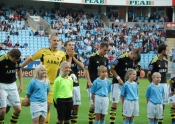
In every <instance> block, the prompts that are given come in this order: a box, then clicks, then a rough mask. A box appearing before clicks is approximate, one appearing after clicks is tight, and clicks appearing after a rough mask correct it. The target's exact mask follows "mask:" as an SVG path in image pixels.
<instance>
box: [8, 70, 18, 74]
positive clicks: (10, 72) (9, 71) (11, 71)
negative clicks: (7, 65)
mask: <svg viewBox="0 0 175 124" xmlns="http://www.w3.org/2000/svg"><path fill="white" fill-rule="evenodd" d="M12 73H16V70H7V71H6V74H12Z"/></svg>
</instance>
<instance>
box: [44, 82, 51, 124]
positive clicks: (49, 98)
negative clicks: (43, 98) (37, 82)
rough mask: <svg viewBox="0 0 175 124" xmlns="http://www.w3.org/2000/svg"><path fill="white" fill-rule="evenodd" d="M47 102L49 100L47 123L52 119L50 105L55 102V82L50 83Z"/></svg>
mask: <svg viewBox="0 0 175 124" xmlns="http://www.w3.org/2000/svg"><path fill="white" fill-rule="evenodd" d="M47 102H48V108H47V109H48V110H47V117H46V120H45V123H46V124H48V123H49V121H50V107H51V105H52V103H53V84H50V92H49V93H48V95H47Z"/></svg>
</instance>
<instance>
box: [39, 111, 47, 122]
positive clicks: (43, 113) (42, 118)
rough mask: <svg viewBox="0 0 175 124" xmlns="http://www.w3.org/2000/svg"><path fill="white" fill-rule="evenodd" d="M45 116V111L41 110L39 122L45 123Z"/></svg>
mask: <svg viewBox="0 0 175 124" xmlns="http://www.w3.org/2000/svg"><path fill="white" fill-rule="evenodd" d="M46 116H47V112H42V114H41V115H40V117H39V124H45V118H46Z"/></svg>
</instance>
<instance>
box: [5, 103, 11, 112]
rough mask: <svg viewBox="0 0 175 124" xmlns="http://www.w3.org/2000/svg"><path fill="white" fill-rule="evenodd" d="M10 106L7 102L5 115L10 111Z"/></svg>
mask: <svg viewBox="0 0 175 124" xmlns="http://www.w3.org/2000/svg"><path fill="white" fill-rule="evenodd" d="M10 108H11V105H10V103H9V101H8V100H7V107H6V113H8V112H9V111H10Z"/></svg>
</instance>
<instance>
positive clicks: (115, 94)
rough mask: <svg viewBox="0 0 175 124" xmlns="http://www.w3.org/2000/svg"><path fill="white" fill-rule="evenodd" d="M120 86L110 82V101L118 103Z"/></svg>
mask: <svg viewBox="0 0 175 124" xmlns="http://www.w3.org/2000/svg"><path fill="white" fill-rule="evenodd" d="M121 87H122V86H121V85H120V84H118V83H114V84H112V92H111V96H110V100H111V101H112V103H118V102H119V101H121V96H120V94H121Z"/></svg>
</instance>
